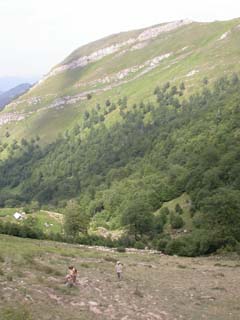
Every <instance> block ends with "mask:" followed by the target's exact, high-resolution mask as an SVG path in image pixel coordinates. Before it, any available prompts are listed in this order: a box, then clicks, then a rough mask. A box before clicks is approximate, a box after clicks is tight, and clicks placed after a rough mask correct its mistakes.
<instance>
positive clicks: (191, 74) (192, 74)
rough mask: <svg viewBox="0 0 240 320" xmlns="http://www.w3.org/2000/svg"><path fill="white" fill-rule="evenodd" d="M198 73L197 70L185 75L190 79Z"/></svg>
mask: <svg viewBox="0 0 240 320" xmlns="http://www.w3.org/2000/svg"><path fill="white" fill-rule="evenodd" d="M198 72H199V70H192V71H190V72H188V74H187V75H186V77H192V76H194V75H195V74H196V73H198Z"/></svg>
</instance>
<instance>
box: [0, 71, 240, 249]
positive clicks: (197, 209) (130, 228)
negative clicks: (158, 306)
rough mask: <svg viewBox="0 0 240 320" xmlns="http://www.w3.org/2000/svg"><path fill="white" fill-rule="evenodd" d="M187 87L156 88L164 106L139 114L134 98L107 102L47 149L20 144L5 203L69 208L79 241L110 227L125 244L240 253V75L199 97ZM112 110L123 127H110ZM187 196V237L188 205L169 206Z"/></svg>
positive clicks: (8, 164)
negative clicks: (166, 204)
mask: <svg viewBox="0 0 240 320" xmlns="http://www.w3.org/2000/svg"><path fill="white" fill-rule="evenodd" d="M186 90H187V88H186V85H185V84H184V83H183V82H182V83H181V84H180V85H179V86H178V87H176V86H175V85H172V84H171V83H169V82H167V83H165V84H164V85H162V86H157V87H156V88H155V90H154V92H153V93H152V95H153V97H154V99H152V101H155V102H153V103H147V104H145V103H143V102H142V103H139V104H135V105H133V106H131V108H128V99H127V97H122V98H121V99H119V100H118V101H111V100H106V102H105V103H104V104H102V105H100V104H98V105H97V106H96V108H94V109H93V110H91V111H89V112H88V111H86V112H85V114H84V120H82V121H79V123H77V124H76V125H75V127H74V128H73V129H72V130H70V131H66V132H65V133H64V134H63V135H59V137H58V139H57V140H56V141H55V142H54V143H52V144H50V145H48V146H46V147H40V146H39V138H36V139H32V140H31V141H28V140H26V139H22V141H21V142H17V141H14V142H13V143H12V144H11V146H10V147H8V148H9V153H10V157H9V158H8V159H7V160H4V161H2V162H1V165H0V176H1V181H0V184H1V199H0V204H1V206H28V205H29V206H31V204H32V203H33V202H34V203H36V202H37V203H38V205H39V206H43V207H44V206H45V205H47V204H48V205H50V206H52V207H54V208H58V209H60V210H61V209H62V210H65V211H66V216H67V219H66V223H67V229H66V230H67V231H68V232H69V234H70V235H72V236H73V237H77V236H78V233H79V231H81V232H86V230H87V229H89V228H90V227H91V228H94V227H95V228H96V227H98V226H102V227H104V228H106V229H110V230H111V229H121V230H124V236H125V244H126V245H128V244H134V243H135V241H137V242H138V243H139V242H140V243H141V244H142V243H143V245H145V244H148V245H150V244H151V245H153V246H155V247H157V248H159V249H162V250H165V251H166V252H168V253H179V254H185V255H196V254H203V253H208V252H213V251H215V250H217V249H218V248H221V247H223V246H225V247H226V245H227V246H229V247H231V248H233V247H234V248H236V247H237V245H238V241H240V236H239V228H240V191H239V188H240V173H239V172H240V170H239V169H240V167H239V160H240V159H239V157H240V144H239V138H240V129H239V121H240V81H239V78H238V75H237V74H233V75H232V76H231V77H229V78H227V77H222V78H220V79H218V80H217V81H216V82H214V83H208V80H207V79H204V81H203V82H202V85H201V88H200V89H199V92H198V93H196V94H194V95H192V96H190V97H188V96H186V95H185V91H186ZM112 113H115V114H119V121H117V122H115V123H114V124H113V125H112V126H107V125H106V124H105V122H104V120H105V118H106V117H108V116H109V114H112ZM3 147H4V146H2V148H3ZM183 193H187V194H188V195H189V196H190V198H191V200H188V207H189V210H190V213H191V217H190V218H191V220H192V223H191V228H190V229H189V230H185V231H187V233H186V234H185V233H183V232H180V233H176V232H173V231H174V230H177V229H180V230H182V229H183V228H184V223H185V220H184V218H182V217H183V212H182V211H184V210H182V208H181V206H179V205H178V206H176V210H175V211H174V212H171V211H170V212H169V210H168V209H166V208H165V209H164V206H163V207H162V205H163V204H164V202H166V201H169V200H172V199H175V198H176V197H178V196H180V195H182V194H183ZM70 199H75V202H73V201H71V202H69V200H70ZM161 207H162V208H161ZM64 208H65V209H64ZM76 212H77V213H76ZM169 224H170V226H171V227H170V229H171V230H170V229H169Z"/></svg>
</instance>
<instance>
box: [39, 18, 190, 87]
mask: <svg viewBox="0 0 240 320" xmlns="http://www.w3.org/2000/svg"><path fill="white" fill-rule="evenodd" d="M191 22H192V21H190V20H180V21H174V22H170V23H166V24H163V25H160V26H157V27H152V28H148V29H146V30H144V31H143V32H142V33H140V34H139V36H138V37H137V38H130V39H128V40H127V41H124V42H120V43H116V44H113V45H111V46H109V47H105V48H102V49H99V50H97V51H95V52H93V53H91V54H90V55H86V56H83V57H80V58H78V59H76V60H73V61H71V62H70V63H68V64H64V65H61V66H59V67H56V68H55V69H53V70H52V71H51V72H50V73H49V74H48V75H47V76H46V77H45V78H44V79H42V80H41V81H40V82H39V83H41V82H42V81H44V80H45V79H47V78H49V77H51V76H54V75H57V74H59V73H62V72H64V71H66V70H71V69H75V68H79V67H84V66H86V65H88V64H89V63H92V62H94V61H98V60H100V59H102V58H104V57H106V56H108V55H110V54H113V53H116V52H118V51H119V50H120V49H121V48H123V47H127V49H125V50H124V53H125V52H126V51H133V50H138V49H141V48H143V47H144V46H145V45H146V44H147V43H146V41H147V40H150V39H152V38H156V37H157V36H159V35H160V34H161V33H166V32H169V31H173V30H175V29H177V28H180V27H182V26H184V25H187V24H189V23H191Z"/></svg>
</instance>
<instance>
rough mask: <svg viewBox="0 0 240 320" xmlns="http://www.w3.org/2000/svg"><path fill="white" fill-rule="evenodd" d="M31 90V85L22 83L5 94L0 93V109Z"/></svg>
mask: <svg viewBox="0 0 240 320" xmlns="http://www.w3.org/2000/svg"><path fill="white" fill-rule="evenodd" d="M29 88H31V84H29V83H22V84H20V85H18V86H16V87H14V88H12V89H10V90H8V91H6V92H3V93H0V109H3V108H4V107H5V106H6V105H7V104H8V103H10V102H11V101H13V100H14V99H15V98H17V97H19V96H21V95H22V94H24V93H25V92H27V91H28V90H29Z"/></svg>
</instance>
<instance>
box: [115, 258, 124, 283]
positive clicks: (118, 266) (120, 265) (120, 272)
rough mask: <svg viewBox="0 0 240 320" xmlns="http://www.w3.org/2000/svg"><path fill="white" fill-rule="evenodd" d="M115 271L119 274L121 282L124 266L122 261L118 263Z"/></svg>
mask: <svg viewBox="0 0 240 320" xmlns="http://www.w3.org/2000/svg"><path fill="white" fill-rule="evenodd" d="M115 270H116V273H117V277H118V279H119V280H120V279H121V278H122V270H123V265H122V263H121V262H120V261H117V263H116V265H115Z"/></svg>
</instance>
